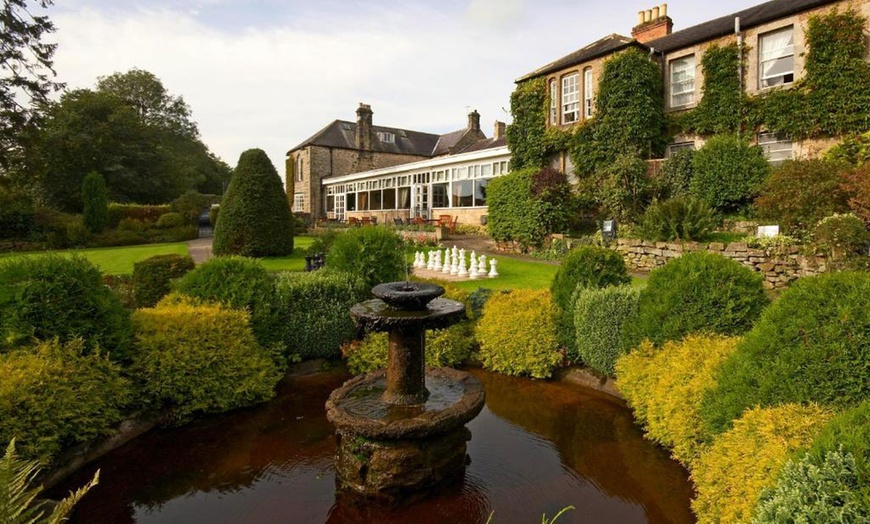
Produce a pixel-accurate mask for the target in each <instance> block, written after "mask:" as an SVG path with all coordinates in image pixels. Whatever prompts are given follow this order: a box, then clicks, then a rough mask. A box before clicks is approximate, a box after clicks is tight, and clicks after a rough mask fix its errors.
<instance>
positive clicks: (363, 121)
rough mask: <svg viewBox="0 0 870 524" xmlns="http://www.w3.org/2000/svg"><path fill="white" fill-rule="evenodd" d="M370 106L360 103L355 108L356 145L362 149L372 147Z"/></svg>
mask: <svg viewBox="0 0 870 524" xmlns="http://www.w3.org/2000/svg"><path fill="white" fill-rule="evenodd" d="M372 114H373V113H372V106H370V105H368V104H363V103H360V105H359V109H357V110H356V147H357V149H360V150H362V151H371V149H372Z"/></svg>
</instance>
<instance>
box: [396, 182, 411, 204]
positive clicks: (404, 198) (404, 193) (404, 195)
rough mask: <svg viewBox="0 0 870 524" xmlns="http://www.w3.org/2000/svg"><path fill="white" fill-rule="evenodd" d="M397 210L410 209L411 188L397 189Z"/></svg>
mask: <svg viewBox="0 0 870 524" xmlns="http://www.w3.org/2000/svg"><path fill="white" fill-rule="evenodd" d="M399 209H411V188H410V187H400V188H399Z"/></svg>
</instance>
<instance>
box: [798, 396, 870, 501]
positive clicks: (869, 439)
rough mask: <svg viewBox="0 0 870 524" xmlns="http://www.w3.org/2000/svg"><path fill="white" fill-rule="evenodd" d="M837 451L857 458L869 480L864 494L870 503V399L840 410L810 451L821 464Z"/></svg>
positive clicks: (862, 492) (862, 496)
mask: <svg viewBox="0 0 870 524" xmlns="http://www.w3.org/2000/svg"><path fill="white" fill-rule="evenodd" d="M835 451H843V452H845V453H849V454H850V455H852V456H853V457H854V459H855V467H856V470H857V472H858V474H859V475H860V477H861V478H862V479H864V480H865V482H864V485H863V487H862V489H861V494H862V495H861V498H862V500H864V502H865V503H866V504H868V507H870V483H867V482H866V480H867V479H870V401H867V400H865V401H864V402H862V403H860V404H858V405H856V406H855V407H852V408H850V409H848V410H846V411H844V412H843V413H840V414H839V415H837V416H836V417H834V419H833V420H831V422H830V424H828V425H827V426H826V427H825V429H824V430H822V433H821V434H820V435H819V438H817V439H816V441H815V442H814V443H813V446H812V447H811V448H810V451H809V453H810V455H812V457H813V461H814V463H816V464H820V463H821V462H822V460H823V459H824V457H825V455H827V454H828V453H832V452H835Z"/></svg>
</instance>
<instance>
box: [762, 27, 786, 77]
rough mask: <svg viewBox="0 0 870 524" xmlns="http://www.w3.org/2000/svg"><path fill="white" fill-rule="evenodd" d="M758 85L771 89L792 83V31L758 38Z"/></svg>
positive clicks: (783, 31) (782, 31)
mask: <svg viewBox="0 0 870 524" xmlns="http://www.w3.org/2000/svg"><path fill="white" fill-rule="evenodd" d="M759 41H760V42H759V51H758V68H759V73H758V77H759V85H760V86H761V87H762V88H764V87H771V86H775V85H780V84H788V83H791V82H794V30H793V29H792V28H791V27H789V28H786V29H784V30H781V31H776V32H774V33H768V34H766V35H761V36H760V37H759Z"/></svg>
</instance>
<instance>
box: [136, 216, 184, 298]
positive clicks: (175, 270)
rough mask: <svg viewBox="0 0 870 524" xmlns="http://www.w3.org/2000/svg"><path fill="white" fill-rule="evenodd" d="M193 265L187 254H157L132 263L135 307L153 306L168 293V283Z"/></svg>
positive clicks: (181, 275) (179, 276)
mask: <svg viewBox="0 0 870 524" xmlns="http://www.w3.org/2000/svg"><path fill="white" fill-rule="evenodd" d="M179 216H180V215H179ZM194 267H196V264H194V262H193V259H192V258H190V257H189V256H187V255H157V256H153V257H151V258H147V259H145V260H142V261H141V262H136V263H135V264H133V296H134V299H135V301H136V307H154V306H155V305H156V304H157V302H159V301H160V299H161V298H163V297H164V296H165V295H166V294H168V293H169V283H170V282H171V281H172V280H173V279H176V278H181V277H183V276H184V275H186V274H187V273H188V272H189V271H191V270H193V268H194Z"/></svg>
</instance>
